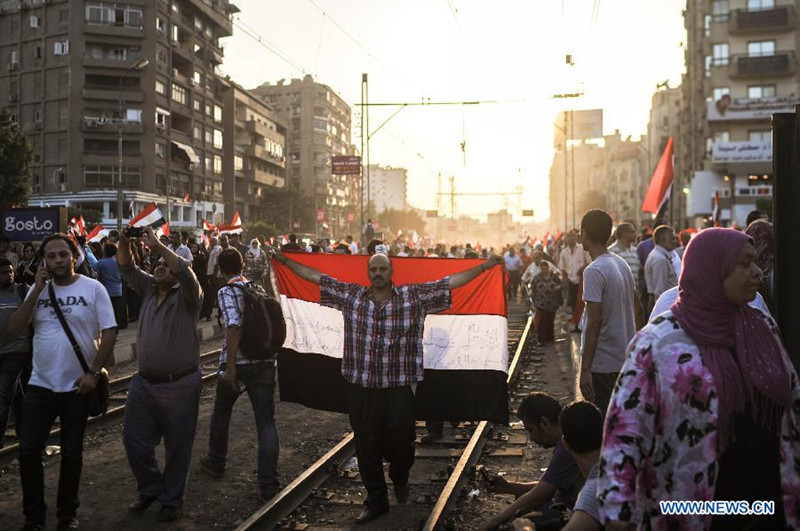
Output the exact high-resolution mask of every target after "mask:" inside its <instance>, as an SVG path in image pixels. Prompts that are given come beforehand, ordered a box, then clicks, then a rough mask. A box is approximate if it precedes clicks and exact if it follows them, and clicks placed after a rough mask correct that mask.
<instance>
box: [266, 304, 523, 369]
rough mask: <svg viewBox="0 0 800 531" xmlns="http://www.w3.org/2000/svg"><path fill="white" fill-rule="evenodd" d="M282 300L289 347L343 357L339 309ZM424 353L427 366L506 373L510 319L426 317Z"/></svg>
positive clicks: (428, 367)
mask: <svg viewBox="0 0 800 531" xmlns="http://www.w3.org/2000/svg"><path fill="white" fill-rule="evenodd" d="M280 300H281V307H282V309H283V317H284V319H285V320H286V342H285V343H284V344H283V346H284V347H285V348H288V349H292V350H294V351H297V352H301V353H307V354H311V353H314V354H323V355H325V356H329V357H331V358H336V359H341V358H342V351H343V349H344V318H343V317H342V313H341V312H340V311H338V310H334V309H333V308H327V307H324V306H320V305H319V304H317V303H315V302H308V301H304V300H301V299H290V298H288V297H286V295H281V296H280ZM423 356H424V358H423V365H424V367H425V368H426V369H439V370H458V369H463V370H470V369H471V370H497V371H503V372H508V321H507V320H506V318H505V317H503V316H500V315H428V316H427V317H426V318H425V328H424V333H423Z"/></svg>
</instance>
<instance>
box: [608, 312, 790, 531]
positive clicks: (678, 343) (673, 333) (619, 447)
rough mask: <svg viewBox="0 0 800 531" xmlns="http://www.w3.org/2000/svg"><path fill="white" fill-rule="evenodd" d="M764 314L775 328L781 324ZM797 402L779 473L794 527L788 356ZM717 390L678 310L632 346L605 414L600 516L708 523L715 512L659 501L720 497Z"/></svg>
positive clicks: (656, 524) (655, 524)
mask: <svg viewBox="0 0 800 531" xmlns="http://www.w3.org/2000/svg"><path fill="white" fill-rule="evenodd" d="M764 319H765V320H766V321H767V323H768V324H769V326H770V328H771V329H772V331H773V333H774V334H776V336H777V327H776V325H775V323H774V321H773V320H772V318H770V317H768V316H766V315H765V316H764ZM784 363H785V365H786V374H787V377H788V378H790V381H791V388H792V395H793V398H794V402H793V403H794V405H793V407H792V408H791V409H788V410H787V411H786V412H785V413H784V415H783V420H782V422H781V433H780V454H781V455H780V476H781V487H782V491H783V508H784V511H785V518H786V523H787V526H788V528H789V529H800V426H798V418H800V385H798V379H797V374H796V373H795V371H794V368H793V366H792V364H791V361H790V360H789V359H788V358H785V359H784ZM718 402H719V401H718V398H717V394H716V389H715V386H714V381H713V379H712V376H711V372H710V371H709V370H708V369H707V368H706V367H705V366H704V365H703V361H702V358H701V356H700V350H699V348H698V347H697V345H696V344H695V343H694V342H693V341H692V340H691V338H689V336H688V335H687V334H686V333H685V332H684V331H683V329H682V328H681V326H680V324H679V323H678V321H677V319H675V317H674V316H673V315H672V312H666V313H664V314H662V315H660V316H658V317H657V318H655V319H654V320H653V322H652V323H650V324H648V325H647V326H646V327H645V328H643V329H642V330H641V332H639V333H638V334H637V335H636V337H634V339H633V341H632V342H631V344H630V345H629V347H628V356H627V360H626V362H625V364H624V365H623V367H622V370H621V372H620V376H619V379H618V380H617V384H616V387H615V389H614V395H613V397H612V399H611V404H610V405H609V409H608V413H607V415H606V424H605V429H604V432H603V447H602V452H601V456H600V465H599V466H600V474H599V480H598V489H597V497H598V502H599V504H600V515H601V517H602V520H601V521H602V522H604V523H607V522H609V521H614V520H622V521H629V522H633V523H635V524H637V526H638V528H640V529H642V528H644V529H648V528H652V529H708V528H709V526H710V525H711V516H667V515H663V514H662V513H661V511H660V508H659V504H658V502H659V501H670V500H674V501H681V500H698V501H706V500H709V501H710V500H713V499H714V491H715V487H716V479H717V477H718V475H719V463H718V458H719V455H718V450H717V416H718V405H719V403H718Z"/></svg>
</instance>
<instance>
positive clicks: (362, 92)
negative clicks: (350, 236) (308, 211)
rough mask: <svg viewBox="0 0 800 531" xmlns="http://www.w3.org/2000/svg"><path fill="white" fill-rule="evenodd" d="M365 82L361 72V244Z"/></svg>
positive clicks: (362, 238)
mask: <svg viewBox="0 0 800 531" xmlns="http://www.w3.org/2000/svg"><path fill="white" fill-rule="evenodd" d="M366 84H367V74H366V73H364V74H361V186H359V187H358V188H359V192H360V194H359V195H360V198H361V225H360V227H361V229H359V231H360V232H362V235H361V236H360V237H359V239H358V240H359V241H360V242H361V244H362V245H363V244H364V236H363V227H364V140H365V136H366V135H367V134H369V133H368V132H365V129H364V105H365V103H366V102H365V101H364V87H365V86H366Z"/></svg>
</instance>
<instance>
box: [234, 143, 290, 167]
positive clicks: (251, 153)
mask: <svg viewBox="0 0 800 531" xmlns="http://www.w3.org/2000/svg"><path fill="white" fill-rule="evenodd" d="M244 155H245V156H247V157H255V158H257V159H260V160H263V161H265V162H269V163H272V164H275V165H277V166H279V167H281V168H283V167H285V165H286V158H285V157H276V156H275V155H273V154H271V153H270V152H269V151H267V150H266V149H265V148H263V147H262V146H245V147H244Z"/></svg>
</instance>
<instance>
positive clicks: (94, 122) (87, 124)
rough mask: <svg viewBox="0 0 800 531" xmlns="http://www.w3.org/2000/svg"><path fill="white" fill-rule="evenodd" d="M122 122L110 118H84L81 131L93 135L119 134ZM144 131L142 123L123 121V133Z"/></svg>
mask: <svg viewBox="0 0 800 531" xmlns="http://www.w3.org/2000/svg"><path fill="white" fill-rule="evenodd" d="M119 125H120V122H119V121H118V120H113V119H108V118H105V119H104V118H100V119H97V118H89V117H84V119H83V122H81V130H82V131H86V132H91V133H118V132H119ZM142 131H143V127H142V123H141V122H129V121H127V120H123V121H122V132H123V133H125V134H133V133H141V132H142Z"/></svg>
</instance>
